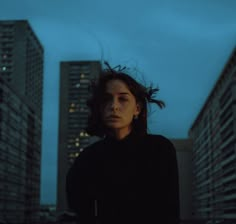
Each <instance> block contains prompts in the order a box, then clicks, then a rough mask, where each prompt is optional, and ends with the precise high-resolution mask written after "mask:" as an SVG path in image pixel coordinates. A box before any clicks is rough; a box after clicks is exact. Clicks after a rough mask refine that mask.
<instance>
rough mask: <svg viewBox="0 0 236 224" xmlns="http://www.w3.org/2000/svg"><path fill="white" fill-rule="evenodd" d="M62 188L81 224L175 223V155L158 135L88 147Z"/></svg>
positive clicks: (128, 137)
mask: <svg viewBox="0 0 236 224" xmlns="http://www.w3.org/2000/svg"><path fill="white" fill-rule="evenodd" d="M66 189H67V198H68V203H69V207H70V208H71V209H73V211H74V212H76V213H77V215H78V223H80V224H95V223H96V224H97V223H98V224H126V223H127V224H136V223H142V224H146V223H147V224H151V223H155V224H178V223H179V184H178V168H177V160H176V152H175V148H174V146H173V144H172V143H171V142H170V141H169V140H168V139H166V138H165V137H163V136H160V135H146V136H144V137H138V136H137V135H135V134H134V133H131V134H129V135H128V136H127V137H125V138H124V139H122V140H116V139H114V138H111V137H107V138H105V139H103V140H101V141H99V142H96V143H94V144H92V145H90V146H89V147H87V148H86V149H85V150H84V151H83V152H82V153H81V154H80V155H79V157H77V159H76V160H75V162H74V164H73V165H72V167H71V168H70V170H69V172H68V175H67V183H66Z"/></svg>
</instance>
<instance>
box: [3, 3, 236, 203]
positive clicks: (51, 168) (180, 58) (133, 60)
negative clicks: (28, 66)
mask: <svg viewBox="0 0 236 224" xmlns="http://www.w3.org/2000/svg"><path fill="white" fill-rule="evenodd" d="M235 11H236V1H235V0H225V1H222V0H214V1H213V0H149V1H148V0H146V1H144V0H139V1H134V0H119V1H114V0H100V1H97V0H40V1H36V0H20V1H19V0H5V1H1V6H0V19H1V20H14V19H24V20H25V19H27V20H28V21H29V22H30V24H31V27H32V28H33V30H34V31H35V33H36V35H37V36H38V38H39V40H40V42H41V44H42V45H43V47H44V50H45V57H44V62H45V64H44V96H43V100H44V103H43V148H42V178H41V186H42V188H41V202H42V203H55V202H56V179H57V138H58V107H59V104H58V103H59V101H58V100H59V62H60V61H68V60H74V61H75V60H107V61H108V62H109V63H110V64H111V65H112V66H116V65H118V64H121V65H125V66H127V67H129V68H130V69H131V71H133V74H134V77H135V78H136V79H137V80H138V81H143V79H144V80H145V82H146V83H147V84H149V83H151V82H152V83H154V84H156V85H158V86H159V88H160V92H159V94H158V95H157V97H158V98H160V99H162V100H163V101H165V103H166V108H164V109H163V110H159V109H158V108H157V107H156V108H153V109H152V112H153V113H152V114H151V115H150V117H149V130H150V132H152V133H155V134H162V135H164V136H166V137H168V138H186V137H187V136H188V130H189V128H190V127H191V124H192V123H193V121H194V120H195V119H196V116H197V115H198V113H199V110H200V109H201V107H202V105H203V104H204V102H205V100H206V98H207V96H208V94H209V93H210V91H211V89H212V87H213V86H214V84H215V82H216V80H217V78H218V77H219V75H220V74H221V72H222V70H223V68H224V65H225V63H226V62H227V60H228V58H229V56H230V54H231V52H232V50H233V48H234V47H235V44H236V13H235Z"/></svg>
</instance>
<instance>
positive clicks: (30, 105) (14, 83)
mask: <svg viewBox="0 0 236 224" xmlns="http://www.w3.org/2000/svg"><path fill="white" fill-rule="evenodd" d="M42 80H43V48H42V46H41V44H40V42H39V41H38V39H37V37H36V35H35V34H34V32H33V30H32V29H31V27H30V25H29V23H28V22H27V21H0V183H1V184H0V220H3V221H5V222H6V223H24V224H27V223H37V222H38V221H39V201H40V163H41V127H42V85H43V83H42Z"/></svg>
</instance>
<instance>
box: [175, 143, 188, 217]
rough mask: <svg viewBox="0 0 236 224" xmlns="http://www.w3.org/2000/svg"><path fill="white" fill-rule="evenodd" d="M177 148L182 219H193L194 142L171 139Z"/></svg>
mask: <svg viewBox="0 0 236 224" xmlns="http://www.w3.org/2000/svg"><path fill="white" fill-rule="evenodd" d="M171 142H172V143H173V144H174V146H175V148H176V155H177V162H178V171H179V196H180V218H181V220H183V221H189V220H191V219H192V211H191V205H192V200H191V195H192V141H191V140H190V139H171Z"/></svg>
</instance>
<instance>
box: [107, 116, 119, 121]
mask: <svg viewBox="0 0 236 224" xmlns="http://www.w3.org/2000/svg"><path fill="white" fill-rule="evenodd" d="M120 118H121V117H119V116H116V115H111V116H108V117H107V118H106V120H116V119H120Z"/></svg>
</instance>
